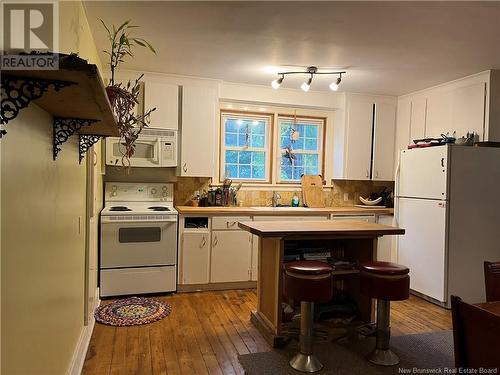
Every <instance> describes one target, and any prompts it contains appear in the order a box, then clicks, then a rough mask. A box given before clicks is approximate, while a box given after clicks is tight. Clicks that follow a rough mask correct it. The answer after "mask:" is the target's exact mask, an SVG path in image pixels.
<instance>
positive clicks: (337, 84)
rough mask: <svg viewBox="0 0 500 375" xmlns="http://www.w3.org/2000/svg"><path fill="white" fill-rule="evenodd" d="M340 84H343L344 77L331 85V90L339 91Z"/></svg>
mask: <svg viewBox="0 0 500 375" xmlns="http://www.w3.org/2000/svg"><path fill="white" fill-rule="evenodd" d="M340 82H342V77H339V78H337V80H336V81H335V82H332V83H330V90H332V91H337V90H338V89H339V85H340Z"/></svg>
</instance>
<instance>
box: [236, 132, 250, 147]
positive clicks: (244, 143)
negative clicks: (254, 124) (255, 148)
mask: <svg viewBox="0 0 500 375" xmlns="http://www.w3.org/2000/svg"><path fill="white" fill-rule="evenodd" d="M238 146H239V147H248V146H249V145H248V144H247V137H246V134H245V133H240V135H239V136H238Z"/></svg>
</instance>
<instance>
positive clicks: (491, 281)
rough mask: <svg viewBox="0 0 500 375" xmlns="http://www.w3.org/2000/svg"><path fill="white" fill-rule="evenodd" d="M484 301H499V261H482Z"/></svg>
mask: <svg viewBox="0 0 500 375" xmlns="http://www.w3.org/2000/svg"><path fill="white" fill-rule="evenodd" d="M484 283H485V286H486V301H488V302H492V301H500V262H484Z"/></svg>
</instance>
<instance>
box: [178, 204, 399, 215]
mask: <svg viewBox="0 0 500 375" xmlns="http://www.w3.org/2000/svg"><path fill="white" fill-rule="evenodd" d="M175 208H176V209H177V211H178V212H179V214H203V215H227V214H230V215H250V216H255V215H283V216H284V215H328V214H339V215H363V214H366V215H373V214H378V215H393V214H394V209H393V208H376V207H374V208H360V207H352V206H350V207H324V208H306V207H193V206H176V207H175Z"/></svg>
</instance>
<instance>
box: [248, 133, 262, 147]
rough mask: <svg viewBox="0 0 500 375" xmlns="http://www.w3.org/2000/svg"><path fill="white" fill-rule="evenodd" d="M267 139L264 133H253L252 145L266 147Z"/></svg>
mask: <svg viewBox="0 0 500 375" xmlns="http://www.w3.org/2000/svg"><path fill="white" fill-rule="evenodd" d="M265 142H266V139H265V137H264V136H263V135H252V144H251V146H252V147H261V148H264V146H265V144H266V143H265Z"/></svg>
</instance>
